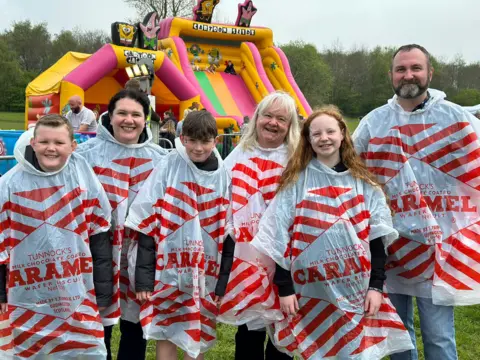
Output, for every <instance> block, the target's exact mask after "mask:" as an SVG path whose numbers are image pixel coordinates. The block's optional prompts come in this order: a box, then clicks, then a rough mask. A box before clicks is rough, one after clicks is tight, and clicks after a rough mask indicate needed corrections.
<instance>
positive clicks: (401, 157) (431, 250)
mask: <svg viewBox="0 0 480 360" xmlns="http://www.w3.org/2000/svg"><path fill="white" fill-rule="evenodd" d="M429 92H430V95H431V98H430V100H429V101H428V102H427V103H426V106H425V107H424V108H423V109H420V110H417V111H415V112H412V113H411V112H405V111H404V110H403V109H402V108H401V107H400V105H399V104H398V102H397V98H396V97H394V98H393V99H391V100H390V101H389V103H388V104H387V105H384V106H382V107H381V108H379V109H376V110H374V111H373V112H372V113H370V114H369V115H367V116H366V117H365V118H364V119H363V120H362V122H361V123H360V125H359V126H358V128H357V130H356V131H355V133H354V139H355V147H356V150H357V151H358V153H359V154H360V155H361V156H362V157H363V158H364V159H365V161H366V164H367V166H368V167H369V169H370V170H371V171H372V172H373V173H375V174H376V175H377V177H378V179H379V181H380V182H381V183H382V184H385V191H386V193H387V195H388V197H389V198H390V201H391V207H392V210H393V211H394V212H395V216H394V221H393V224H394V227H395V229H397V230H398V232H399V233H400V236H401V237H400V238H399V239H398V240H397V241H396V242H395V243H394V244H392V246H391V247H390V248H389V249H388V250H389V259H388V264H387V268H388V269H389V270H388V272H387V287H388V289H389V291H390V292H392V293H399V294H406V295H412V296H421V297H431V298H432V300H433V303H434V304H439V305H469V304H478V303H480V256H478V254H479V253H480V241H479V240H480V216H479V208H480V171H479V169H480V157H479V155H480V142H479V140H478V134H480V122H479V120H478V119H476V118H475V117H474V116H473V115H471V114H469V113H468V112H467V111H465V110H464V109H462V108H461V107H460V106H458V105H455V104H453V103H450V102H448V101H446V100H444V98H445V94H444V93H442V92H439V91H437V90H432V89H430V90H429Z"/></svg>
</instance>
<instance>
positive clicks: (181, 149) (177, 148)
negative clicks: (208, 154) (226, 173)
mask: <svg viewBox="0 0 480 360" xmlns="http://www.w3.org/2000/svg"><path fill="white" fill-rule="evenodd" d="M173 152H177V153H178V155H180V157H181V158H182V159H183V160H184V161H185V162H186V163H187V164H188V166H189V167H190V168H191V169H192V170H193V171H194V172H196V173H199V174H204V175H205V174H208V175H214V174H217V173H218V171H221V169H222V167H223V160H222V157H221V156H220V153H219V152H218V150H217V148H216V147H215V148H214V149H213V154H214V155H215V156H216V158H217V160H218V168H217V170H215V171H207V170H200V169H199V168H197V167H196V166H195V164H194V163H193V161H192V160H190V158H189V157H188V155H187V151H186V149H185V146H183V144H182V141H181V140H180V138H179V137H177V138H176V139H175V150H173Z"/></svg>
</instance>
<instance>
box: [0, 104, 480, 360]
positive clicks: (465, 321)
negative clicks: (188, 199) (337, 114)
mask: <svg viewBox="0 0 480 360" xmlns="http://www.w3.org/2000/svg"><path fill="white" fill-rule="evenodd" d="M23 120H24V114H23V113H2V112H0V129H1V130H11V129H18V130H21V129H23ZM347 122H348V127H349V129H350V131H351V132H353V130H354V129H355V128H356V126H357V125H358V122H359V121H358V120H357V119H347ZM439 326H441V325H440V324H439ZM415 327H416V329H417V343H418V347H419V359H420V360H424V359H425V358H424V356H423V353H422V349H423V345H422V343H421V339H420V323H419V320H418V317H417V316H416V315H415ZM455 327H456V335H457V336H456V337H457V348H458V355H459V359H460V360H477V359H480V343H479V341H478V334H480V305H479V306H468V307H459V308H456V309H455ZM235 332H236V328H235V327H232V326H228V325H222V324H220V325H218V328H217V343H216V345H215V347H214V348H212V349H211V350H210V351H209V352H208V353H207V355H206V356H205V358H206V359H207V360H231V359H233V356H234V344H235ZM118 341H119V330H118V327H117V326H116V327H115V329H114V333H113V338H112V351H113V355H114V359H115V358H116V355H117V354H116V351H117V349H118ZM179 358H181V357H179ZM153 359H155V343H154V342H153V341H150V342H149V343H148V348H147V360H153ZM438 360H441V359H438Z"/></svg>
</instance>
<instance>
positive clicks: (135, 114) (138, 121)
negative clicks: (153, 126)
mask: <svg viewBox="0 0 480 360" xmlns="http://www.w3.org/2000/svg"><path fill="white" fill-rule="evenodd" d="M110 123H111V125H112V128H113V136H114V138H115V139H116V140H117V141H118V142H120V143H122V144H137V143H138V139H139V138H140V134H141V133H142V131H143V129H144V128H145V114H144V113H143V107H142V105H141V104H140V103H138V102H136V101H135V100H132V99H130V98H122V99H120V100H118V101H117V102H116V104H115V109H114V110H113V113H112V114H110Z"/></svg>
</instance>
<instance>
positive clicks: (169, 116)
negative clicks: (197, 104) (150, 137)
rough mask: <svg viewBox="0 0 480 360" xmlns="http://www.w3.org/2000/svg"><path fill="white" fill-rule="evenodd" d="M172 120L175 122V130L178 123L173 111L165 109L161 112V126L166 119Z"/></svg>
mask: <svg viewBox="0 0 480 360" xmlns="http://www.w3.org/2000/svg"><path fill="white" fill-rule="evenodd" d="M169 120H171V121H173V122H174V123H175V130H176V129H177V125H178V120H177V118H176V117H175V114H174V113H173V111H172V110H167V111H165V112H164V113H163V121H162V126H163V125H164V124H165V123H166V122H167V121H169Z"/></svg>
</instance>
